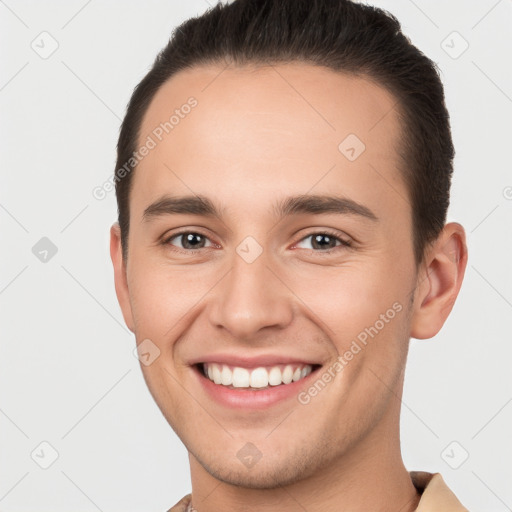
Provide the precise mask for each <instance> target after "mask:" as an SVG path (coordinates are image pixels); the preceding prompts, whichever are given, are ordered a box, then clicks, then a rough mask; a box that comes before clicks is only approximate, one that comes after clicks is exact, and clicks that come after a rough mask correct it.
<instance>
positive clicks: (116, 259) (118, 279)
mask: <svg viewBox="0 0 512 512" xmlns="http://www.w3.org/2000/svg"><path fill="white" fill-rule="evenodd" d="M110 258H111V259H112V265H113V266H114V282H115V287H116V295H117V301H118V302H119V306H121V311H122V313H123V318H124V321H125V323H126V325H127V327H128V329H130V331H132V332H135V330H134V325H133V315H132V307H131V303H130V292H129V290H128V280H127V277H126V263H125V261H124V259H123V251H122V247H121V228H120V227H119V223H118V222H116V223H114V224H112V227H111V228H110Z"/></svg>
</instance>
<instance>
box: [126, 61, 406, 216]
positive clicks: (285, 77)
mask: <svg viewBox="0 0 512 512" xmlns="http://www.w3.org/2000/svg"><path fill="white" fill-rule="evenodd" d="M396 103H397V102H396V99H395V98H394V96H393V95H391V94H390V93H389V92H388V91H387V90H385V89H384V88H383V87H381V86H379V85H377V84H375V83H373V82H372V81H370V80H369V79H367V78H363V77H356V76H354V75H351V74H346V73H339V72H335V71H332V70H330V69H327V68H323V67H318V66H313V65H308V64H303V63H290V64H280V65H268V66H254V65H252V66H243V67H234V66H228V67H227V68H225V67H224V66H221V65H219V66H215V65H210V66H202V67H196V68H192V69H188V70H185V71H181V72H179V73H177V74H176V75H174V76H173V77H172V78H171V79H170V80H168V81H167V82H166V83H165V84H164V85H163V86H162V87H161V88H160V89H159V91H158V92H157V93H156V95H155V97H154V98H153V100H152V101H151V103H150V105H149V108H148V110H147V112H146V113H145V116H144V118H143V122H142V124H141V129H140V132H139V146H142V145H144V143H145V142H146V141H148V140H149V139H151V140H152V141H153V143H154V145H153V144H151V145H152V149H151V151H149V152H148V154H147V156H145V157H144V158H143V159H142V160H141V161H140V163H139V164H138V166H137V170H136V172H135V176H134V186H133V190H136V191H137V196H138V197H139V198H140V201H141V202H140V204H139V205H138V206H139V207H140V209H142V208H143V207H144V204H143V203H142V200H143V198H144V200H145V201H146V202H147V200H149V199H154V198H155V197H157V196H158V195H162V194H164V193H171V192H174V191H176V193H178V192H179V193H185V192H186V193H191V192H192V193H209V194H213V195H222V194H223V193H224V194H226V195H227V196H229V197H230V199H232V200H234V197H233V192H234V191H240V192H242V191H243V190H247V189H249V190H251V189H252V190H253V191H255V190H260V191H262V190H263V189H266V190H268V191H271V190H287V189H293V190H290V191H293V192H295V193H307V191H309V190H311V189H312V188H313V187H315V183H319V182H320V181H321V185H322V186H324V187H326V188H331V182H332V183H333V182H334V181H333V180H335V179H336V183H339V184H343V186H344V188H345V189H346V191H348V192H349V193H356V194H357V193H358V192H357V190H354V189H357V188H359V189H363V188H365V189H366V192H367V194H366V195H371V190H370V189H372V188H373V189H375V187H377V188H378V187H380V186H384V187H385V186H386V185H385V183H384V182H392V183H393V182H394V183H395V186H396V187H402V184H401V183H400V181H401V180H400V176H399V173H398V170H397V168H398V165H399V163H400V162H399V160H398V157H397V144H398V141H399V138H400V133H401V130H400V124H399V120H398V116H397V113H396V110H395V109H396ZM190 105H193V107H190ZM332 169H334V172H330V171H331V170H332ZM388 187H389V185H388ZM176 189H179V191H178V190H176ZM361 192H362V190H360V191H359V193H361ZM362 195H363V196H364V195H365V194H364V193H363V194H362ZM134 200H135V201H136V202H137V199H136V198H134ZM240 200H241V201H243V200H245V201H247V200H250V198H245V199H242V198H240ZM258 200H261V196H259V197H258Z"/></svg>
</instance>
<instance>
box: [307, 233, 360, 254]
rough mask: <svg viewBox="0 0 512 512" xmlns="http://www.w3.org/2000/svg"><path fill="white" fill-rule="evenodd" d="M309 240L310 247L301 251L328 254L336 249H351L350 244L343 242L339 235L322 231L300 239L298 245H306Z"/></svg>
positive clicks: (346, 241)
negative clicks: (309, 250) (307, 250)
mask: <svg viewBox="0 0 512 512" xmlns="http://www.w3.org/2000/svg"><path fill="white" fill-rule="evenodd" d="M309 239H311V244H310V245H311V246H310V247H300V248H301V249H312V250H313V251H315V252H325V253H330V252H332V250H334V249H336V247H339V246H342V247H351V246H352V244H351V243H350V242H349V241H348V240H344V239H343V238H341V237H340V236H339V235H337V234H335V233H331V232H329V231H322V232H316V233H310V234H309V235H307V236H306V237H304V238H302V239H301V240H300V241H299V243H298V244H297V247H298V246H299V244H302V243H305V242H306V243H308V242H307V240H309Z"/></svg>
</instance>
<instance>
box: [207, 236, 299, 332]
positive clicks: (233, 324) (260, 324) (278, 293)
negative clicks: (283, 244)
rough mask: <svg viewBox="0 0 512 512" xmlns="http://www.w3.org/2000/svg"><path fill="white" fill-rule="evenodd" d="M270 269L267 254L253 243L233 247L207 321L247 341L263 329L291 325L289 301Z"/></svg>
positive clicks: (281, 284) (246, 242) (249, 241)
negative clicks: (229, 265)
mask: <svg viewBox="0 0 512 512" xmlns="http://www.w3.org/2000/svg"><path fill="white" fill-rule="evenodd" d="M258 253H259V254H258ZM270 266H271V258H270V257H269V255H268V254H266V253H265V251H263V252H261V250H258V248H257V247H256V246H255V244H254V242H253V241H251V240H246V241H244V242H242V243H241V244H240V245H239V246H238V247H237V249H236V252H234V253H233V258H232V265H231V271H230V272H229V274H228V275H227V276H226V278H225V279H223V280H222V281H221V283H219V284H220V286H219V288H218V291H217V294H216V295H215V301H216V304H215V305H214V307H213V308H212V313H211V318H210V320H211V322H212V323H213V324H214V325H215V326H216V327H223V328H225V329H226V330H228V331H229V332H230V333H231V335H232V336H234V337H236V338H237V339H243V338H245V339H249V338H251V337H252V336H254V335H257V333H258V331H260V330H261V329H263V328H264V327H277V328H283V327H285V326H286V325H288V324H289V323H290V322H291V320H292V317H293V310H292V302H291V300H290V297H289V294H288V293H287V289H286V287H285V286H284V285H283V283H281V281H280V280H279V279H278V278H277V277H276V276H275V272H276V271H275V270H274V269H272V270H271V269H270V268H269V267H270Z"/></svg>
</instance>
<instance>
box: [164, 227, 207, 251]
mask: <svg viewBox="0 0 512 512" xmlns="http://www.w3.org/2000/svg"><path fill="white" fill-rule="evenodd" d="M173 240H177V241H178V245H176V244H175V243H172V241H173ZM207 242H209V243H210V245H209V246H211V245H212V244H211V242H210V241H209V239H208V238H207V237H205V236H203V235H201V234H200V233H196V232H193V231H184V232H182V233H177V234H174V235H172V236H171V237H169V238H167V240H166V241H165V243H166V244H169V245H173V246H174V245H176V246H177V248H178V249H182V250H185V251H193V250H196V249H203V248H204V247H209V246H208V245H206V243H207Z"/></svg>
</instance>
